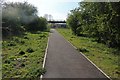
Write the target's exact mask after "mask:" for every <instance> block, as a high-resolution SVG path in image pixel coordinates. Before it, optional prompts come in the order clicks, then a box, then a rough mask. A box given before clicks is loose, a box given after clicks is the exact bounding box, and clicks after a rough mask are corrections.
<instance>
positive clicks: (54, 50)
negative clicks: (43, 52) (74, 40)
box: [43, 29, 109, 80]
mask: <svg viewBox="0 0 120 80" xmlns="http://www.w3.org/2000/svg"><path fill="white" fill-rule="evenodd" d="M45 69H46V70H47V72H46V73H45V74H44V75H43V79H44V78H101V80H102V78H105V79H106V80H109V79H108V78H107V77H106V76H105V75H104V74H103V73H102V72H100V70H98V69H97V68H96V67H95V66H94V65H93V64H91V63H90V62H89V61H88V60H87V59H86V58H85V57H84V56H83V55H82V54H80V53H79V52H78V51H77V50H76V49H75V48H74V47H73V46H72V45H71V44H70V43H68V42H67V41H66V40H65V39H64V38H63V36H62V35H60V34H59V33H58V32H57V31H56V30H55V29H52V30H51V33H50V37H49V43H48V52H47V57H46V63H45Z"/></svg>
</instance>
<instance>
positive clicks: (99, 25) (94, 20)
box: [67, 2, 120, 48]
mask: <svg viewBox="0 0 120 80" xmlns="http://www.w3.org/2000/svg"><path fill="white" fill-rule="evenodd" d="M119 10H120V2H99V3H94V2H91V3H90V2H89V3H88V2H80V3H79V7H78V8H76V9H74V10H72V12H71V14H69V16H68V19H67V22H68V24H69V26H70V27H71V29H72V31H73V32H74V33H76V32H77V27H80V28H79V30H80V31H79V30H78V32H77V33H76V34H79V33H80V32H81V31H82V32H84V33H87V34H88V35H89V36H92V37H95V38H96V40H97V41H98V42H102V43H105V44H106V45H108V46H109V47H117V48H120V28H119V24H120V23H119V22H118V21H119V20H120V12H119ZM76 15H78V16H77V17H76V18H73V17H72V16H76ZM76 20H77V22H80V25H78V23H77V22H76ZM74 21H75V22H76V23H74ZM72 22H73V23H74V24H72ZM76 25H78V26H77V27H76Z"/></svg>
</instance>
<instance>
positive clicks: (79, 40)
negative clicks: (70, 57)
mask: <svg viewBox="0 0 120 80" xmlns="http://www.w3.org/2000/svg"><path fill="white" fill-rule="evenodd" d="M57 30H58V32H60V33H61V34H62V35H63V36H64V37H65V39H67V40H68V41H70V42H71V43H72V44H73V45H74V46H76V48H77V50H79V51H80V52H82V53H83V54H85V55H86V56H87V57H88V58H89V59H90V60H91V61H92V62H94V63H95V64H96V65H97V66H98V67H99V68H100V69H102V70H103V71H104V72H105V73H106V74H107V75H108V76H109V77H111V78H118V76H120V71H119V70H118V69H119V68H118V64H119V60H118V57H120V55H118V54H120V51H118V50H116V49H113V48H108V47H107V46H106V45H104V44H101V43H97V42H96V41H95V39H94V38H88V37H82V36H81V37H77V36H75V35H73V34H72V31H71V30H70V29H60V28H59V29H57Z"/></svg>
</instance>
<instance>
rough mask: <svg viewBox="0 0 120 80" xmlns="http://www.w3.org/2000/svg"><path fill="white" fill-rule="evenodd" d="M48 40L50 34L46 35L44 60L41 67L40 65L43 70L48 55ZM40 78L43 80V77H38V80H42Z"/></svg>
mask: <svg viewBox="0 0 120 80" xmlns="http://www.w3.org/2000/svg"><path fill="white" fill-rule="evenodd" d="M49 38H50V32H49V34H48V40H47V46H46V49H45V54H44V60H43V65H42V68H43V69H44V68H45V64H46V57H47V53H48V44H49ZM42 78H43V75H41V76H40V80H42Z"/></svg>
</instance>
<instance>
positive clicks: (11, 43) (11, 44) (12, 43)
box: [8, 41, 16, 46]
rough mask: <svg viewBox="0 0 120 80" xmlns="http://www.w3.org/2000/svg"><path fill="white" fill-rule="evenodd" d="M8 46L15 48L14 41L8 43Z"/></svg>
mask: <svg viewBox="0 0 120 80" xmlns="http://www.w3.org/2000/svg"><path fill="white" fill-rule="evenodd" d="M8 46H16V44H15V42H14V41H10V43H8Z"/></svg>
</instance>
